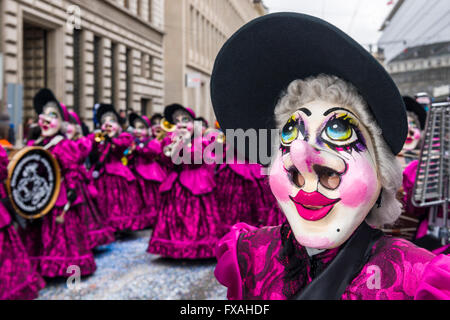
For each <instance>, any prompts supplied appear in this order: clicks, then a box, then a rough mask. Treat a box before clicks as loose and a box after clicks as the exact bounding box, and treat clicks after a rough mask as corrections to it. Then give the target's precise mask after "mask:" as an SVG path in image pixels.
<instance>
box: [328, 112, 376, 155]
mask: <svg viewBox="0 0 450 320" xmlns="http://www.w3.org/2000/svg"><path fill="white" fill-rule="evenodd" d="M338 119H342V120H343V121H345V122H347V123H348V124H349V125H350V127H351V128H352V129H353V130H354V132H355V134H356V137H357V139H356V141H354V142H352V143H349V144H347V145H337V144H334V143H332V142H330V141H323V143H324V144H325V145H326V146H327V147H328V148H330V149H332V150H334V151H337V152H347V153H348V154H351V153H352V152H353V151H356V152H358V153H360V152H363V151H365V150H366V149H367V145H366V143H365V140H364V138H363V136H362V134H361V131H360V130H359V129H358V127H357V124H358V122H357V121H356V120H355V119H353V118H352V117H351V116H350V115H349V114H348V113H347V114H345V115H342V116H339V117H338V116H337V115H334V116H333V117H332V118H331V119H330V120H329V121H327V124H328V123H330V122H331V121H333V120H338ZM327 124H326V125H327ZM326 125H325V127H326ZM324 130H325V128H323V130H322V133H323V132H324Z"/></svg>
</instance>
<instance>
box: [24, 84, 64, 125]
mask: <svg viewBox="0 0 450 320" xmlns="http://www.w3.org/2000/svg"><path fill="white" fill-rule="evenodd" d="M50 102H54V103H55V104H56V106H57V107H58V111H59V113H60V114H61V117H62V119H63V120H64V121H67V120H68V118H69V114H68V112H67V108H63V107H62V106H61V103H60V102H59V101H58V99H56V97H55V95H54V93H53V91H52V90H50V89H47V88H44V89H40V90H39V91H38V92H37V93H36V95H35V96H34V97H33V108H34V110H35V111H36V113H37V114H42V113H43V112H44V107H45V106H46V105H47V104H48V103H50Z"/></svg>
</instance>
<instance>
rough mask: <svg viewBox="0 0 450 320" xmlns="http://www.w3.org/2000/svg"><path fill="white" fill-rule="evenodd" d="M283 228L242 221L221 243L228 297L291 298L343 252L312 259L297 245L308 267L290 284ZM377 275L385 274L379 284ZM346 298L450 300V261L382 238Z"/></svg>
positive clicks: (220, 269) (220, 268)
mask: <svg viewBox="0 0 450 320" xmlns="http://www.w3.org/2000/svg"><path fill="white" fill-rule="evenodd" d="M280 229H281V226H278V227H266V228H262V229H256V228H254V227H251V226H249V225H246V224H242V223H241V224H238V225H236V226H234V227H233V229H232V231H231V232H230V233H229V234H227V235H226V236H225V237H224V238H223V239H222V240H221V241H220V243H219V244H218V247H217V259H218V264H217V267H216V270H215V275H216V278H217V279H218V281H219V282H220V283H221V284H223V285H224V286H226V287H227V288H228V295H227V296H228V299H230V300H286V299H289V298H291V297H292V296H293V295H294V294H295V293H296V292H297V291H299V290H300V291H301V290H304V289H305V288H307V287H308V284H310V283H311V281H312V280H313V279H315V278H317V277H318V276H319V275H320V274H321V272H323V271H324V270H326V268H327V267H328V266H329V265H330V264H331V263H332V261H333V259H335V257H336V256H337V254H338V252H339V250H340V248H337V249H333V250H327V251H325V252H322V253H320V254H318V255H315V256H313V257H312V258H310V257H309V256H308V254H307V252H306V249H305V248H304V247H302V246H300V245H299V244H298V243H297V242H296V241H295V246H296V255H297V256H298V257H299V258H300V259H302V260H303V261H304V264H303V265H302V266H301V272H300V273H299V274H300V275H299V277H298V278H297V279H294V280H287V279H285V278H284V277H285V275H286V271H285V265H287V264H289V261H287V260H288V259H287V260H286V259H280V251H281V248H282V242H281V233H280ZM375 272H378V273H377V274H378V275H380V277H379V278H378V280H377V278H375V277H374V275H375ZM341 299H342V300H412V299H417V300H422V299H450V257H449V256H446V255H440V256H436V255H434V254H432V253H430V252H429V251H427V250H425V249H421V248H418V247H416V246H414V245H413V244H411V243H410V242H408V241H406V240H403V239H397V238H391V237H388V236H382V237H381V238H380V239H378V240H377V241H376V243H375V245H374V246H373V247H372V250H371V256H370V257H369V259H368V262H367V263H366V264H365V265H364V267H363V268H362V270H361V271H360V272H359V273H357V275H356V277H353V280H352V281H351V282H350V284H349V285H348V286H347V287H346V289H345V292H344V293H343V295H342V296H341Z"/></svg>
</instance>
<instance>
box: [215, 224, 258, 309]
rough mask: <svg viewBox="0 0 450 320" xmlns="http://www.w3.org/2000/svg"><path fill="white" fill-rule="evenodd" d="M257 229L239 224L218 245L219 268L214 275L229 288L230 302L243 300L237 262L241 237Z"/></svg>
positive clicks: (228, 296) (217, 267)
mask: <svg viewBox="0 0 450 320" xmlns="http://www.w3.org/2000/svg"><path fill="white" fill-rule="evenodd" d="M256 229H257V228H255V227H252V226H249V225H248V224H245V223H238V224H236V225H234V226H233V227H232V228H231V231H230V232H229V233H228V234H226V235H225V236H224V237H223V238H222V239H221V240H220V241H219V243H218V244H217V247H216V258H217V266H216V269H215V270H214V275H215V276H216V279H217V281H219V283H220V284H222V285H224V286H225V287H227V288H228V293H227V298H228V299H229V300H242V278H241V273H240V271H239V263H238V260H237V245H238V240H239V236H240V235H241V234H242V233H247V232H250V231H254V230H256Z"/></svg>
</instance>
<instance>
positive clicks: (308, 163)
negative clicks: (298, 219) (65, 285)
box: [290, 140, 347, 192]
mask: <svg viewBox="0 0 450 320" xmlns="http://www.w3.org/2000/svg"><path fill="white" fill-rule="evenodd" d="M290 157H291V161H292V163H293V164H294V166H295V169H296V171H297V172H294V174H293V180H294V183H296V184H297V186H298V187H301V188H303V190H304V191H305V192H314V191H317V186H318V183H320V184H321V185H322V186H324V187H325V188H327V189H331V190H334V189H336V188H337V187H338V186H339V185H340V183H341V176H342V175H343V174H345V172H346V171H347V165H346V164H345V162H344V160H343V159H341V158H340V157H338V156H336V155H334V154H332V153H331V152H328V151H325V150H319V149H316V148H315V147H313V146H312V145H310V144H309V143H307V142H305V141H300V140H297V141H294V142H293V143H292V145H291V149H290Z"/></svg>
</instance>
